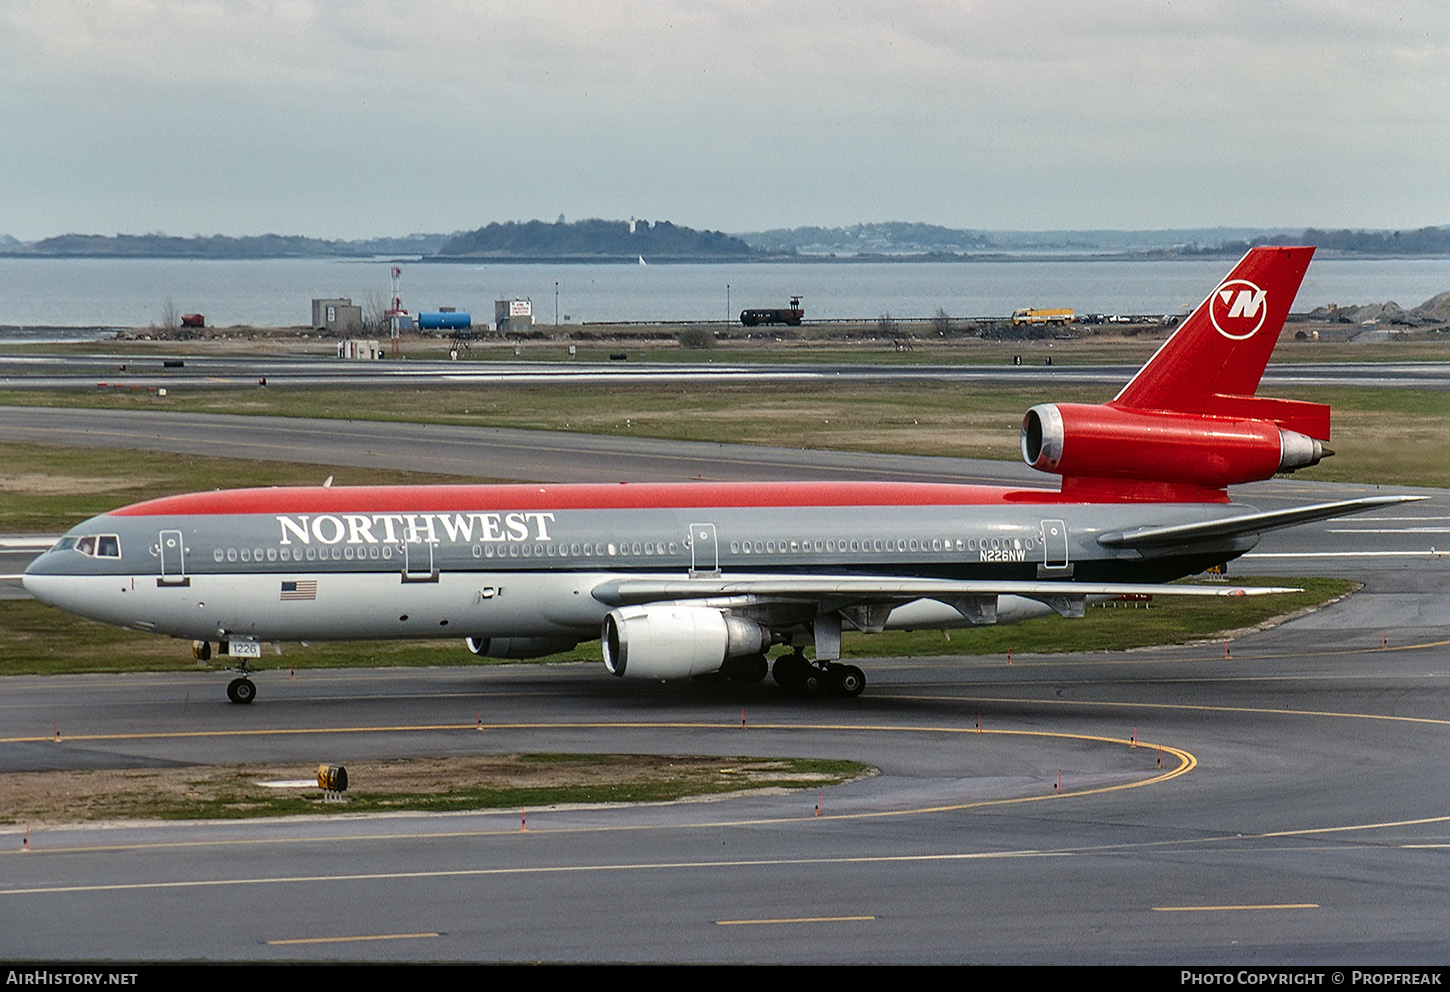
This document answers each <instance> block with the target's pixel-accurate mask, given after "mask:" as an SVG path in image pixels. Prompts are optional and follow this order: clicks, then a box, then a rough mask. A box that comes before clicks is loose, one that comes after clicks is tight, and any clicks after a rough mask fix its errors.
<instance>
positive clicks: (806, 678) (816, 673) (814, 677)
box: [799, 665, 833, 696]
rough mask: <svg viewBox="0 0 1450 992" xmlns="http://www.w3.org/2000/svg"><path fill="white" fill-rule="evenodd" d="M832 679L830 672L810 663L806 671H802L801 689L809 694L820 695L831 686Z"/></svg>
mask: <svg viewBox="0 0 1450 992" xmlns="http://www.w3.org/2000/svg"><path fill="white" fill-rule="evenodd" d="M832 681H833V680H832V679H831V676H830V673H828V672H826V671H823V670H822V669H820V668H817V667H816V666H815V665H808V666H806V669H805V671H803V672H802V673H801V678H800V682H799V685H800V691H801V692H803V693H805V694H806V695H807V696H819V695H822V694H823V693H824V692H825V691H826V689H827V688H829V687H830V685H831V682H832Z"/></svg>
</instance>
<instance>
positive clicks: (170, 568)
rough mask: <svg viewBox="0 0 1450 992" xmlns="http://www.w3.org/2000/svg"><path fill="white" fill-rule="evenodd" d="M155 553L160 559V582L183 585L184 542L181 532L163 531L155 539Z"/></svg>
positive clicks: (184, 564)
mask: <svg viewBox="0 0 1450 992" xmlns="http://www.w3.org/2000/svg"><path fill="white" fill-rule="evenodd" d="M156 551H157V554H158V555H160V557H161V579H160V582H162V583H176V584H185V581H186V541H185V539H184V538H183V537H182V536H181V531H179V530H163V531H162V532H161V533H160V535H159V536H158V538H157V541H156ZM158 584H159V583H158Z"/></svg>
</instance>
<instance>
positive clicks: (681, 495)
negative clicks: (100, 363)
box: [113, 482, 1082, 517]
mask: <svg viewBox="0 0 1450 992" xmlns="http://www.w3.org/2000/svg"><path fill="white" fill-rule="evenodd" d="M1061 502H1082V500H1072V499H1064V498H1063V497H1062V495H1061V494H1060V493H1058V492H1055V491H1053V490H1047V489H1000V488H996V487H992V486H957V485H950V484H942V483H909V482H897V483H891V482H885V483H882V482H844V483H843V482H773V483H751V482H703V483H641V484H619V485H597V484H591V485H560V486H336V487H330V488H322V487H312V488H272V489H232V490H222V491H218V492H209V493H192V494H190V495H186V496H166V497H163V498H161V499H154V500H150V501H149V502H145V503H137V504H135V505H134V506H128V507H124V508H122V509H119V510H115V511H113V513H114V515H116V516H124V517H144V516H175V515H179V516H185V515H189V514H246V513H291V514H296V513H390V512H409V513H429V512H450V513H460V512H470V511H492V510H649V509H691V508H696V507H698V508H708V507H790V506H799V507H814V506H822V507H825V506H984V505H992V506H1000V505H1009V504H1014V503H1022V504H1034V503H1061Z"/></svg>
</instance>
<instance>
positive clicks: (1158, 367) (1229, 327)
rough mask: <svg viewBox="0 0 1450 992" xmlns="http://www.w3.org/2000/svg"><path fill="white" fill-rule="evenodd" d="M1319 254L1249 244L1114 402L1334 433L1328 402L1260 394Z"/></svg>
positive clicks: (1129, 406) (1320, 435)
mask: <svg viewBox="0 0 1450 992" xmlns="http://www.w3.org/2000/svg"><path fill="white" fill-rule="evenodd" d="M1313 255H1314V249H1313V248H1307V247H1305V248H1289V247H1263V248H1254V249H1251V250H1250V251H1249V253H1248V254H1247V255H1245V256H1244V257H1243V258H1242V259H1240V260H1239V263H1238V265H1236V266H1234V268H1233V271H1232V272H1230V273H1229V274H1228V276H1227V277H1226V278H1225V279H1224V280H1223V281H1222V282H1221V283H1219V285H1218V287H1217V288H1215V289H1214V291H1213V292H1211V293H1209V294H1208V298H1207V299H1205V300H1204V301H1203V302H1202V303H1200V304H1199V306H1198V309H1196V310H1194V311H1193V313H1192V314H1191V315H1190V316H1189V318H1188V319H1187V320H1185V321H1184V322H1183V324H1182V326H1180V327H1179V328H1178V331H1177V332H1176V333H1175V334H1174V335H1173V336H1172V337H1171V338H1169V339H1168V340H1167V341H1166V342H1165V343H1164V345H1163V347H1161V348H1159V349H1158V353H1157V354H1155V355H1154V356H1153V357H1152V359H1150V360H1149V362H1148V364H1147V365H1144V366H1143V368H1142V369H1141V370H1140V371H1139V372H1138V374H1137V375H1135V376H1134V377H1133V379H1132V381H1131V382H1129V383H1128V384H1127V385H1126V386H1124V387H1123V390H1122V392H1120V393H1118V395H1117V396H1116V397H1115V398H1114V399H1113V400H1112V401H1111V402H1110V403H1109V404H1108V405H1109V406H1112V407H1116V408H1118V409H1120V410H1161V411H1169V412H1174V413H1201V414H1211V415H1215V416H1234V417H1254V418H1256V419H1261V420H1272V421H1275V422H1276V423H1278V424H1279V426H1281V427H1284V428H1286V429H1289V430H1296V431H1300V432H1301V433H1304V434H1307V435H1309V436H1310V437H1316V438H1319V439H1321V440H1326V439H1328V437H1329V409H1328V407H1323V406H1320V405H1319V404H1316V403H1294V402H1291V401H1288V400H1271V399H1256V398H1255V397H1254V391H1255V390H1257V389H1258V388H1259V380H1260V379H1261V378H1263V375H1264V368H1265V366H1267V365H1268V363H1269V356H1270V355H1271V354H1272V353H1273V351H1274V345H1276V344H1277V343H1278V341H1279V332H1280V331H1281V330H1283V327H1284V319H1285V318H1286V317H1287V316H1288V315H1289V307H1290V306H1291V305H1292V304H1293V302H1294V296H1295V294H1297V293H1298V292H1299V284H1300V283H1301V282H1302V281H1303V280H1304V273H1305V271H1306V270H1307V269H1308V268H1309V260H1310V258H1312V257H1313Z"/></svg>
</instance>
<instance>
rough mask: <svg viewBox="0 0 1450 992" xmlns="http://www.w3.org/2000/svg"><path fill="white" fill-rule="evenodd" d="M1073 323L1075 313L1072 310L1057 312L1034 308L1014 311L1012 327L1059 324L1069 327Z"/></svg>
mask: <svg viewBox="0 0 1450 992" xmlns="http://www.w3.org/2000/svg"><path fill="white" fill-rule="evenodd" d="M1072 321H1073V312H1072V310H1071V309H1070V308H1063V309H1057V310H1039V309H1036V308H1034V307H1024V308H1023V309H1021V310H1013V311H1012V326H1013V327H1020V326H1021V325H1023V324H1059V325H1061V326H1064V327H1065V326H1067V325H1068V324H1071V323H1072Z"/></svg>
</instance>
